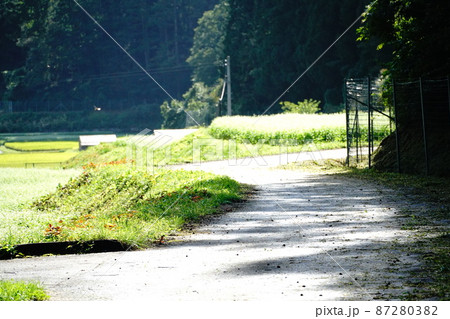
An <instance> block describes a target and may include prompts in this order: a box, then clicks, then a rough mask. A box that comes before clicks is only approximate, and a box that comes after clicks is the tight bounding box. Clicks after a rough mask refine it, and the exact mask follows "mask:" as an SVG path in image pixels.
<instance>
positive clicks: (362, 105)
mask: <svg viewBox="0 0 450 319" xmlns="http://www.w3.org/2000/svg"><path fill="white" fill-rule="evenodd" d="M381 85H382V82H381V80H379V79H371V78H370V77H367V78H360V79H347V80H346V81H345V104H346V118H347V121H346V123H347V165H349V166H352V165H353V166H355V165H358V166H367V167H369V168H371V167H372V163H373V154H374V152H375V150H376V147H377V146H378V145H379V143H380V142H381V140H383V139H384V138H385V137H387V136H388V135H390V134H391V133H392V132H393V131H394V130H395V124H394V123H395V119H394V116H393V110H392V107H391V105H392V103H389V102H387V101H384V100H383V96H382V92H381Z"/></svg>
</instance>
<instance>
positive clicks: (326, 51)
mask: <svg viewBox="0 0 450 319" xmlns="http://www.w3.org/2000/svg"><path fill="white" fill-rule="evenodd" d="M376 2H378V0H375V1H373V2H372V3H371V4H370V6H372V5H374V4H375V3H376ZM365 13H366V11H364V12H363V13H361V14H360V15H359V16H358V18H356V20H355V21H353V23H352V24H350V26H349V27H348V28H347V29H346V30H345V31H344V32H343V33H342V34H341V35H340V36H339V37H338V38H337V39H336V40H334V42H333V43H331V45H330V46H329V47H328V48H327V49H326V50H325V51H323V52H322V54H321V55H319V57H318V58H317V59H316V60H314V62H313V63H311V64H310V65H309V67H307V68H306V70H305V71H303V73H302V74H300V76H299V77H298V78H297V79H296V80H295V81H294V82H292V84H291V85H290V86H289V87H288V88H287V89H286V90H285V91H284V92H283V93H282V94H281V95H280V96H279V97H277V98H276V99H275V101H273V103H272V104H270V105H269V107H268V108H267V109H266V110H265V111H264V112H263V113H262V114H261V115H264V114H266V113H267V112H268V111H269V110H270V109H271V108H272V107H273V106H274V105H275V104H276V103H277V102H278V101H280V99H281V98H282V97H283V96H284V95H286V93H287V92H289V90H290V89H291V88H292V87H293V86H294V85H295V84H297V82H298V81H299V80H300V79H301V78H302V77H303V76H304V75H305V74H306V73H308V71H309V70H311V69H312V67H313V66H315V65H316V64H317V62H319V61H320V60H321V59H322V58H323V56H324V55H325V54H327V53H328V51H330V50H331V48H332V47H334V45H335V44H336V43H338V42H339V40H340V39H341V38H342V37H343V36H344V35H345V34H346V33H347V32H348V31H350V29H351V28H353V26H354V25H355V24H356V23H357V22H358V21H359V20H361V19H362V18H363V17H364V14H365Z"/></svg>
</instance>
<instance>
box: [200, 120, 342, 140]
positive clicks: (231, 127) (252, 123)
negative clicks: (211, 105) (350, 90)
mask: <svg viewBox="0 0 450 319" xmlns="http://www.w3.org/2000/svg"><path fill="white" fill-rule="evenodd" d="M209 132H210V134H211V135H212V136H214V137H215V138H221V139H235V140H237V141H246V142H250V143H252V144H256V143H262V141H263V143H272V142H273V141H274V140H293V141H296V142H297V143H299V144H303V143H304V142H306V141H314V142H331V141H341V142H342V141H345V138H346V126H345V114H343V113H338V114H275V115H264V116H257V117H254V116H232V117H227V116H225V117H220V118H216V119H215V120H214V121H213V122H212V124H211V126H210V127H209ZM264 141H265V142H264Z"/></svg>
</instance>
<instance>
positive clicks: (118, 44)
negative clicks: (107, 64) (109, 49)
mask: <svg viewBox="0 0 450 319" xmlns="http://www.w3.org/2000/svg"><path fill="white" fill-rule="evenodd" d="M73 1H74V2H75V4H76V5H77V6H78V7H79V8H80V9H81V10H82V11H83V12H84V13H85V14H86V15H87V16H88V17H89V19H91V20H92V21H93V22H94V23H95V24H96V25H97V26H98V27H99V28H100V29H101V30H102V31H103V32H104V33H105V34H106V35H107V36H108V37H109V38H110V39H111V40H112V41H113V42H114V43H115V44H116V45H117V46H118V47H119V48H120V49H121V50H122V51H123V52H124V53H125V54H126V55H127V56H128V57H129V58H130V59H131V61H133V62H134V64H136V65H137V66H138V67H139V68H140V69H141V70H142V72H144V73H145V74H146V75H147V76H148V77H149V78H150V79H151V80H152V81H153V82H155V84H156V85H157V86H158V87H159V88H160V89H161V90H162V91H163V92H164V93H165V94H166V95H167V96H168V97H169V98H170V99H171V100H172V101H175V98H174V97H173V96H172V95H170V93H169V92H167V90H166V89H164V87H163V86H162V85H161V84H159V82H158V81H156V79H155V78H154V77H153V76H152V75H151V74H150V73H149V72H148V71H147V70H146V69H145V68H144V67H143V66H142V65H141V64H140V63H139V62H138V61H137V60H136V59H135V58H134V57H133V56H132V55H131V54H130V53H128V51H127V50H126V49H125V48H124V47H123V46H122V45H121V44H120V43H119V42H118V41H117V40H116V39H115V38H114V37H113V36H112V35H111V34H109V33H108V31H106V30H105V28H103V26H102V25H101V24H100V23H99V22H98V21H97V20H96V19H95V18H94V17H93V16H92V15H91V14H90V13H89V12H88V11H87V10H86V9H85V8H84V7H83V6H82V5H80V4H79V3H78V2H77V0H73ZM183 111H184V112H185V113H186V115H187V116H189V117H190V118H191V119H192V120H193V121H194V122H195V123H196V124H197V125H199V126H200V124H199V123H198V122H197V121H196V120H195V119H194V118H193V117H192V116H191V115H190V114H189V113H188V112H187V111H186V110H185V109H183Z"/></svg>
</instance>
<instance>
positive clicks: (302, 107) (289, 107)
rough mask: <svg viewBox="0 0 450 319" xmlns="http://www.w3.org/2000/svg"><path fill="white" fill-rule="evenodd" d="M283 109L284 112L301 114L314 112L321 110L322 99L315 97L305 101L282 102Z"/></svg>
mask: <svg viewBox="0 0 450 319" xmlns="http://www.w3.org/2000/svg"><path fill="white" fill-rule="evenodd" d="M280 104H281V109H282V110H283V112H284V113H300V114H314V113H317V112H319V105H320V101H316V100H313V99H309V100H307V99H305V100H303V102H297V104H295V103H292V102H287V101H286V102H280Z"/></svg>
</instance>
